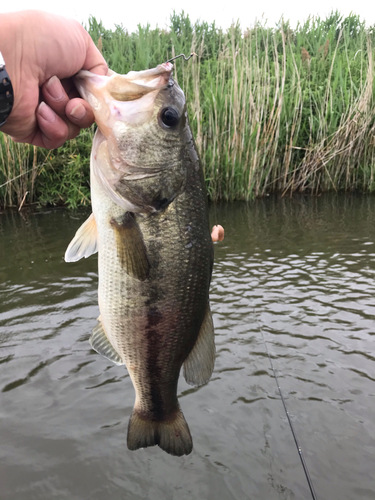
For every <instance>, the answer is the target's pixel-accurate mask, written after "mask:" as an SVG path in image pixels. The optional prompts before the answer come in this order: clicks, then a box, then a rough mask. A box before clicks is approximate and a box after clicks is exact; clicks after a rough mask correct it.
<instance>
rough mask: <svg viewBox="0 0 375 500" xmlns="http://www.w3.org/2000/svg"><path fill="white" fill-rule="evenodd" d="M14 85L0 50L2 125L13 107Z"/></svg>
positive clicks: (0, 114) (0, 120)
mask: <svg viewBox="0 0 375 500" xmlns="http://www.w3.org/2000/svg"><path fill="white" fill-rule="evenodd" d="M13 101H14V96H13V87H12V83H11V81H10V78H9V75H8V73H7V71H6V69H5V63H4V59H3V56H2V55H1V52H0V127H1V126H2V125H4V123H5V122H6V121H7V118H8V116H9V115H10V112H11V111H12V108H13Z"/></svg>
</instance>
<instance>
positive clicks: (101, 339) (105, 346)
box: [89, 321, 125, 365]
mask: <svg viewBox="0 0 375 500" xmlns="http://www.w3.org/2000/svg"><path fill="white" fill-rule="evenodd" d="M89 342H90V345H91V347H92V348H93V349H94V351H96V352H97V353H98V354H101V355H102V356H104V357H105V358H107V359H109V361H112V362H113V363H115V364H116V365H124V364H125V363H124V362H123V360H122V359H121V357H120V355H119V354H118V353H117V351H116V350H115V348H114V347H113V345H112V344H111V342H110V341H109V339H108V337H107V334H106V333H105V330H104V327H103V324H102V323H101V321H98V324H97V325H96V327H95V328H94V329H93V331H92V334H91V337H90V340H89Z"/></svg>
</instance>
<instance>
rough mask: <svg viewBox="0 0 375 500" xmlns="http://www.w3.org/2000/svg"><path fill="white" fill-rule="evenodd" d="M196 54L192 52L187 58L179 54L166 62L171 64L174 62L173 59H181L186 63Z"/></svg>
mask: <svg viewBox="0 0 375 500" xmlns="http://www.w3.org/2000/svg"><path fill="white" fill-rule="evenodd" d="M196 55H197V54H196V53H195V52H192V53H191V54H190V56H189V57H186V56H185V54H180V55H178V56H175V57H172V59H169V60H168V61H166V62H171V61H174V60H175V59H178V58H179V57H183V58H184V59H185V61H188V60H189V59H190V58H191V57H193V56H196Z"/></svg>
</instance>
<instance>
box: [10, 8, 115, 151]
mask: <svg viewBox="0 0 375 500" xmlns="http://www.w3.org/2000/svg"><path fill="white" fill-rule="evenodd" d="M0 50H1V52H2V55H3V57H4V60H5V64H6V69H7V72H8V74H9V76H10V79H11V82H12V86H13V90H14V104H13V109H12V112H11V114H10V115H9V117H8V120H7V122H6V124H5V125H4V126H3V127H1V129H0V130H1V131H2V132H5V133H7V134H9V135H10V136H11V137H12V139H13V140H15V141H17V142H27V143H29V144H34V145H35V146H42V147H45V148H47V149H52V148H57V147H60V146H61V145H62V144H63V143H64V142H65V141H66V140H67V139H72V138H73V137H76V136H77V135H78V134H79V131H80V129H81V128H82V127H89V126H90V125H91V124H92V123H93V122H94V115H93V113H92V110H91V108H90V106H89V105H88V103H86V101H84V100H83V99H81V98H79V94H78V92H77V90H76V88H75V86H74V84H73V80H72V77H73V75H75V74H76V73H77V72H78V71H79V70H80V69H87V70H89V71H92V72H93V73H97V74H99V75H106V74H107V71H108V67H107V64H106V62H105V60H104V59H103V57H102V55H101V54H100V52H99V50H98V49H97V48H96V46H95V44H94V43H93V41H92V39H91V37H90V35H89V34H88V33H87V31H86V30H85V29H84V28H83V27H82V26H81V25H80V24H79V23H78V22H77V21H74V20H73V19H66V18H64V17H61V16H57V15H54V14H49V13H46V12H40V11H22V12H15V13H10V14H0Z"/></svg>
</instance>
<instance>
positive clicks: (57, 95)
mask: <svg viewBox="0 0 375 500" xmlns="http://www.w3.org/2000/svg"><path fill="white" fill-rule="evenodd" d="M46 87H47V90H48V92H49V94H51V96H52V97H53V98H54V99H56V100H60V99H62V98H63V97H64V89H63V86H62V85H61V82H60V80H59V79H58V78H57V76H51V78H50V79H49V80H48V82H47V83H46Z"/></svg>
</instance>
